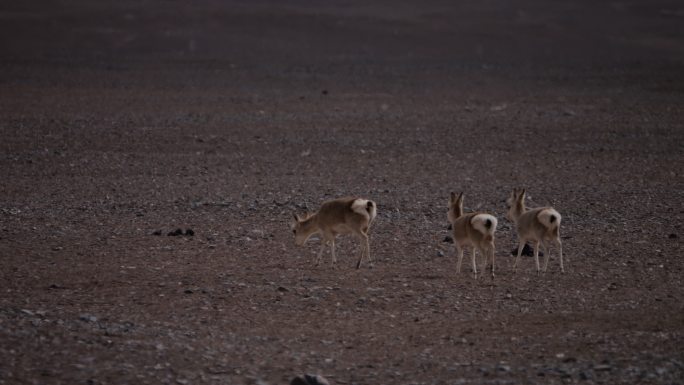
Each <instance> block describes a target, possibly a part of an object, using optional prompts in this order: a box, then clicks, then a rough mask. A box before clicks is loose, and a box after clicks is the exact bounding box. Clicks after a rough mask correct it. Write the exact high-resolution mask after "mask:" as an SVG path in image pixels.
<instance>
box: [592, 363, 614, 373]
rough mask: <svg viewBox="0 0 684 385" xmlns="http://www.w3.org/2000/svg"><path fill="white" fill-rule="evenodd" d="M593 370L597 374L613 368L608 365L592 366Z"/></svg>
mask: <svg viewBox="0 0 684 385" xmlns="http://www.w3.org/2000/svg"><path fill="white" fill-rule="evenodd" d="M594 370H595V371H597V372H607V371H610V370H613V367H612V366H610V365H608V364H599V365H594Z"/></svg>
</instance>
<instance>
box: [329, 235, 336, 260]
mask: <svg viewBox="0 0 684 385" xmlns="http://www.w3.org/2000/svg"><path fill="white" fill-rule="evenodd" d="M330 254H331V255H332V267H335V262H337V258H336V257H335V238H333V239H332V240H331V241H330Z"/></svg>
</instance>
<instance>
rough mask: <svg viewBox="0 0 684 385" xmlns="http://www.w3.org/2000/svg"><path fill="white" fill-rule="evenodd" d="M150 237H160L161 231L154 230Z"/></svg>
mask: <svg viewBox="0 0 684 385" xmlns="http://www.w3.org/2000/svg"><path fill="white" fill-rule="evenodd" d="M152 235H157V236H159V235H162V231H161V230H155V231H154V232H153V233H152Z"/></svg>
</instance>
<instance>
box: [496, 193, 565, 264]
mask: <svg viewBox="0 0 684 385" xmlns="http://www.w3.org/2000/svg"><path fill="white" fill-rule="evenodd" d="M506 203H507V204H508V214H507V218H508V219H509V220H511V221H512V222H514V223H515V226H516V228H517V230H518V242H519V244H518V255H517V256H516V257H515V264H514V265H513V271H516V270H517V268H518V261H519V260H520V254H521V253H522V249H523V247H524V246H525V243H526V242H528V241H530V242H534V262H535V263H536V264H537V273H539V247H540V246H541V247H544V249H545V250H544V251H545V252H546V256H545V258H544V272H546V268H547V267H548V265H549V251H550V250H549V247H548V243H549V242H554V243H555V244H556V245H557V246H558V255H559V257H560V266H561V271H562V272H565V269H564V268H563V245H562V243H561V239H560V224H561V215H560V214H559V213H558V211H556V210H555V209H553V208H552V207H538V208H535V209H530V210H528V209H527V208H526V207H525V189H522V190H520V191H517V190H513V192H512V193H511V196H510V197H509V198H508V200H507V201H506Z"/></svg>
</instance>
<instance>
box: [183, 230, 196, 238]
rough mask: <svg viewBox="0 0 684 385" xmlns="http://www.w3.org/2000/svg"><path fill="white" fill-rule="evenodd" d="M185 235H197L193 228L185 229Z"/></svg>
mask: <svg viewBox="0 0 684 385" xmlns="http://www.w3.org/2000/svg"><path fill="white" fill-rule="evenodd" d="M185 235H187V236H189V237H192V236H193V235H195V232H194V231H193V230H192V229H187V230H185Z"/></svg>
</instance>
